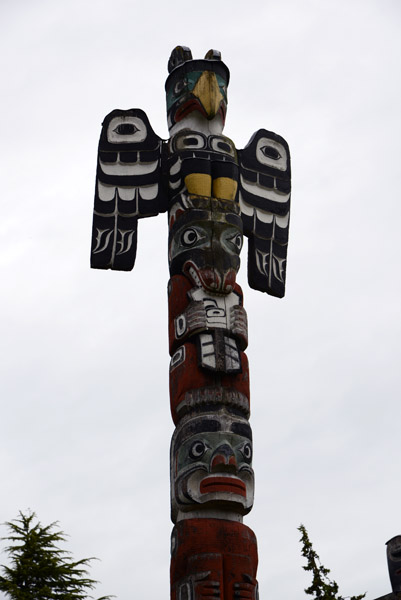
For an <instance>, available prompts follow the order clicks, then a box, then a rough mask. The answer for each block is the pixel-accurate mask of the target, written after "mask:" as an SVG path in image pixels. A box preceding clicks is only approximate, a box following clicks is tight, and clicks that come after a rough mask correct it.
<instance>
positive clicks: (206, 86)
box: [192, 71, 223, 119]
mask: <svg viewBox="0 0 401 600" xmlns="http://www.w3.org/2000/svg"><path fill="white" fill-rule="evenodd" d="M192 93H193V94H194V96H196V97H197V98H199V100H200V102H201V104H202V106H203V108H204V109H205V111H206V114H207V116H208V118H209V119H213V117H215V116H216V114H217V112H218V110H219V107H220V103H221V101H222V100H223V96H222V94H221V92H220V88H219V84H218V83H217V78H216V74H215V73H213V71H203V73H202V75H201V76H200V77H199V79H198V81H197V82H196V85H195V87H194V89H193V90H192Z"/></svg>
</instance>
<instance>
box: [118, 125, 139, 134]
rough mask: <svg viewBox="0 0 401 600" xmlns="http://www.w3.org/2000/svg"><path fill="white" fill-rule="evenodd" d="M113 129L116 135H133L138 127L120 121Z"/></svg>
mask: <svg viewBox="0 0 401 600" xmlns="http://www.w3.org/2000/svg"><path fill="white" fill-rule="evenodd" d="M113 131H115V132H116V133H118V135H133V134H134V133H136V132H137V131H139V129H138V127H137V126H136V125H134V123H120V124H119V125H117V127H115V128H114V129H113Z"/></svg>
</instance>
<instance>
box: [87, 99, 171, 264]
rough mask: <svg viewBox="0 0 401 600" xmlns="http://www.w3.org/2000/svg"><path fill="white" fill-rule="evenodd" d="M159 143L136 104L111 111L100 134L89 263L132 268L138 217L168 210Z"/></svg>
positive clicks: (161, 149)
mask: <svg viewBox="0 0 401 600" xmlns="http://www.w3.org/2000/svg"><path fill="white" fill-rule="evenodd" d="M162 151H163V141H162V139H161V138H159V137H158V136H157V135H156V134H155V133H154V131H153V129H152V127H151V126H150V123H149V120H148V117H147V116H146V114H145V113H144V112H143V110H140V109H138V108H132V109H130V110H118V109H117V110H113V111H112V112H111V113H109V114H108V115H107V116H106V117H105V119H104V121H103V127H102V132H101V134H100V141H99V151H98V160H97V172H96V190H95V206H94V211H93V229H92V249H91V267H93V268H95V269H114V270H118V271H130V270H131V269H132V268H133V266H134V264H135V256H136V241H137V225H138V219H139V218H142V217H151V216H154V215H157V214H158V213H160V212H165V211H166V210H167V194H166V192H165V190H164V188H163V185H162V164H161V163H162Z"/></svg>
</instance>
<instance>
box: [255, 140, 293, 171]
mask: <svg viewBox="0 0 401 600" xmlns="http://www.w3.org/2000/svg"><path fill="white" fill-rule="evenodd" d="M255 153H256V156H255V158H256V160H257V161H258V162H259V163H260V164H262V165H266V167H271V168H272V169H277V170H279V171H286V170H287V167H288V164H287V163H288V155H287V151H286V149H285V147H284V145H283V144H281V142H279V141H277V140H275V139H272V138H268V137H265V136H263V137H260V138H259V139H258V140H257V142H256V149H255Z"/></svg>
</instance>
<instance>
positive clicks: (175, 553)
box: [170, 519, 258, 600]
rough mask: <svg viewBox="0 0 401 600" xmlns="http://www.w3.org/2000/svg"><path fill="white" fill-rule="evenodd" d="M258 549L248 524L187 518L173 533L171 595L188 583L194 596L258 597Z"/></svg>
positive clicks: (196, 598)
mask: <svg viewBox="0 0 401 600" xmlns="http://www.w3.org/2000/svg"><path fill="white" fill-rule="evenodd" d="M257 566H258V553H257V546H256V538H255V534H254V533H253V531H252V530H251V529H249V527H246V525H243V524H242V523H237V522H235V521H225V520H223V519H184V520H183V521H180V522H179V523H177V525H176V526H175V527H174V530H173V534H172V552H171V569H170V577H171V598H172V600H176V599H177V598H179V597H180V591H181V590H182V589H183V588H185V586H186V583H187V582H188V585H189V586H190V588H191V589H192V590H193V596H191V597H192V598H194V600H204V599H205V598H208V597H209V598H210V597H212V596H213V598H221V599H223V598H224V599H230V600H232V599H233V598H249V599H250V600H251V599H252V600H255V599H256V593H257V592H256V590H257V587H256V585H257V584H256V570H257Z"/></svg>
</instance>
